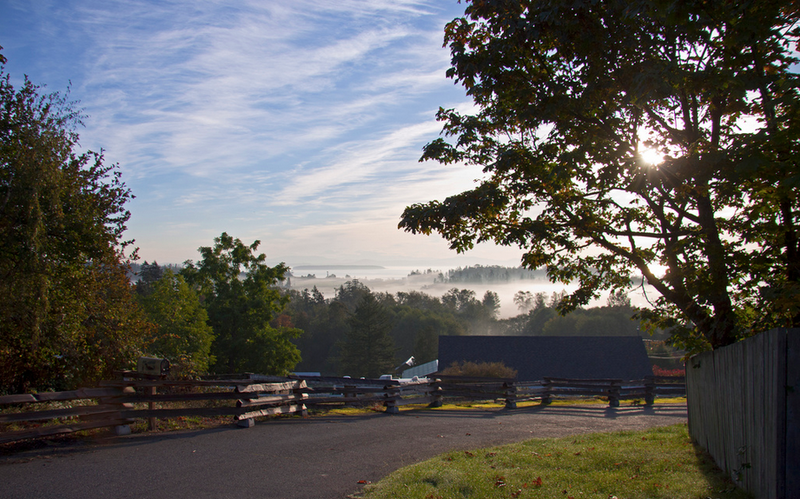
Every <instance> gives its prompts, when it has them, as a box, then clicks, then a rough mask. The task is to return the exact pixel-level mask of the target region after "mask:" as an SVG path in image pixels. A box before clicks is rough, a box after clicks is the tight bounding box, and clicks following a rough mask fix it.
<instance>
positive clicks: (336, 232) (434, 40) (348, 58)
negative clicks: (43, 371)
mask: <svg viewBox="0 0 800 499" xmlns="http://www.w3.org/2000/svg"><path fill="white" fill-rule="evenodd" d="M463 8H464V5H463V4H458V3H457V2H456V0H435V1H424V0H421V1H415V0H391V1H383V0H360V1H348V0H336V1H322V2H320V1H305V0H292V1H291V2H278V1H273V0H262V1H238V0H237V1H234V0H229V1H222V0H218V1H202V2H194V1H184V0H173V1H169V0H162V1H144V0H125V1H115V0H102V1H94V0H83V1H77V0H57V1H55V0H54V1H48V0H36V1H31V0H3V1H2V2H0V45H2V46H3V47H4V49H3V54H4V55H5V56H6V57H7V58H8V64H7V65H6V72H7V73H10V74H11V78H12V81H13V82H14V83H15V85H19V83H20V82H21V81H22V78H23V75H25V74H27V75H28V76H29V77H30V79H31V80H32V81H33V82H34V83H36V84H46V85H47V90H48V91H64V90H65V89H66V88H67V87H68V85H69V82H71V97H72V98H73V99H75V100H78V101H80V104H79V106H78V107H80V108H81V109H83V111H84V112H85V114H86V115H88V118H87V119H86V120H85V125H86V126H85V128H84V129H82V130H80V131H79V132H80V134H81V147H82V148H84V149H92V150H99V149H100V148H103V149H104V150H105V153H106V160H107V161H108V162H112V163H119V164H120V168H121V171H122V173H123V179H124V180H125V182H126V183H127V184H128V186H129V187H130V188H131V189H132V191H133V193H134V195H135V196H136V199H135V200H134V201H132V202H131V203H130V205H129V206H128V207H129V209H130V210H131V212H132V218H131V220H130V223H129V225H128V227H129V231H128V233H127V236H128V237H133V238H135V239H136V245H137V246H138V247H139V248H140V256H141V258H142V259H147V260H149V261H153V260H158V261H159V262H160V263H178V262H182V261H184V260H186V259H196V258H197V255H198V254H197V248H198V247H199V246H209V245H211V244H212V242H213V238H214V237H215V236H218V235H219V234H220V233H221V232H223V231H226V232H228V233H229V234H231V235H233V236H235V237H239V238H241V239H242V240H243V241H245V242H246V243H250V242H252V241H253V240H255V239H260V240H261V241H262V246H261V248H260V251H262V252H264V253H266V254H267V257H268V260H269V261H270V262H271V263H277V262H278V261H284V262H286V263H287V264H289V265H290V266H291V265H303V264H323V263H324V264H379V265H386V266H402V265H407V266H409V267H430V266H434V267H440V268H444V269H446V268H450V267H455V266H456V265H467V264H474V263H482V264H504V265H516V264H518V262H519V256H520V254H521V251H520V250H519V249H513V248H496V247H494V246H490V245H486V246H481V247H479V248H476V249H475V250H473V251H471V252H469V253H467V254H466V255H463V256H460V257H457V256H456V254H455V253H454V252H451V251H450V250H448V249H447V244H446V242H445V241H443V240H442V239H441V238H439V237H438V236H432V237H425V236H413V235H411V234H406V233H404V232H401V231H400V230H398V229H397V222H398V221H399V217H400V215H401V213H402V211H403V208H404V207H405V206H407V205H409V204H412V203H415V202H422V201H429V200H432V199H443V198H444V197H446V196H447V195H450V194H454V193H457V192H461V191H463V190H465V189H468V188H470V187H471V186H473V185H474V184H473V182H474V180H475V179H476V178H478V177H479V176H480V174H481V173H480V171H479V169H476V168H467V167H464V166H457V165H454V166H443V165H439V164H437V163H432V162H426V163H419V162H418V159H419V157H420V155H421V150H422V147H423V146H424V144H425V143H427V142H429V141H431V140H433V139H435V138H436V137H437V136H438V134H439V131H440V130H441V126H440V124H439V123H437V122H436V121H435V112H436V110H437V109H438V107H439V106H444V107H459V108H465V107H469V106H470V101H469V100H468V99H467V98H466V97H465V94H464V91H463V89H462V88H461V87H460V86H456V85H454V83H453V81H452V80H448V79H447V78H445V71H446V69H447V68H448V66H449V51H448V49H447V48H443V47H442V39H443V28H444V25H445V24H446V23H447V22H449V21H450V20H452V19H453V18H454V17H458V16H459V15H461V14H462V13H463Z"/></svg>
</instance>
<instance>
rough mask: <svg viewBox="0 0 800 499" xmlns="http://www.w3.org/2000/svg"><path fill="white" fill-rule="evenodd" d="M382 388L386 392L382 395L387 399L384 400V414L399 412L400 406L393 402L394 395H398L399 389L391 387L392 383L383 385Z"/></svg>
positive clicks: (394, 400)
mask: <svg viewBox="0 0 800 499" xmlns="http://www.w3.org/2000/svg"><path fill="white" fill-rule="evenodd" d="M398 386H399V385H398ZM383 389H384V390H386V393H385V394H384V397H386V398H387V399H388V400H387V401H386V402H385V404H386V414H400V408H399V407H398V406H397V404H396V403H395V402H396V399H395V397H399V396H400V390H399V389H398V390H394V389H392V385H384V387H383Z"/></svg>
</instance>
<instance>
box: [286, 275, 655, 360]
mask: <svg viewBox="0 0 800 499" xmlns="http://www.w3.org/2000/svg"><path fill="white" fill-rule="evenodd" d="M286 293H287V294H288V295H289V296H290V297H291V300H290V302H289V305H288V306H287V308H286V309H285V310H284V312H283V313H282V314H281V316H280V318H279V319H280V320H283V321H284V323H286V324H290V325H291V326H293V327H296V328H298V329H302V330H303V331H304V333H303V335H301V336H299V337H298V338H296V339H295V340H293V341H294V343H295V344H296V345H297V347H298V349H299V350H300V351H301V352H302V360H301V361H300V363H299V364H298V365H297V367H296V369H297V370H298V371H304V372H305V371H311V372H321V373H323V374H326V375H350V376H377V375H380V374H394V367H396V366H398V365H399V364H400V363H401V362H403V361H404V360H406V359H408V358H409V357H411V356H413V357H414V358H415V359H416V362H417V363H418V364H421V363H425V362H428V361H431V360H434V359H436V358H437V357H438V343H439V336H441V335H479V334H487V335H530V336H540V335H554V336H605V335H611V336H644V337H648V338H649V337H650V335H649V334H648V333H647V332H644V331H643V329H642V328H641V327H640V324H639V321H638V320H634V319H632V317H633V316H634V315H635V313H636V309H635V308H633V307H632V306H631V304H630V299H628V297H627V295H625V293H624V292H617V293H614V294H612V295H610V296H609V298H608V301H607V304H606V306H604V307H595V308H585V309H584V308H579V309H577V310H576V311H574V312H573V313H571V314H568V315H566V316H561V315H559V313H558V311H557V306H558V304H559V303H560V301H561V300H562V299H563V298H564V297H565V296H566V293H563V292H562V293H553V294H552V295H550V296H547V295H546V294H544V293H536V294H532V293H530V292H526V291H520V292H518V293H517V294H516V296H515V303H516V304H517V306H518V307H519V309H520V314H519V315H517V316H516V317H512V318H508V319H499V318H498V310H499V307H500V300H499V298H498V296H497V294H496V293H494V292H492V291H487V292H486V294H484V296H483V298H482V299H478V298H477V296H476V295H475V292H474V291H471V290H467V289H458V288H452V289H450V290H449V291H447V292H446V293H445V294H444V295H442V296H441V297H435V296H431V295H428V294H425V293H423V292H419V291H412V292H398V293H396V294H391V293H375V292H373V291H371V290H370V289H369V288H368V287H367V286H365V285H364V284H363V283H361V282H359V281H357V280H354V281H348V282H346V283H345V284H343V285H342V286H340V287H339V288H338V289H337V290H336V294H335V296H334V297H333V298H330V299H326V298H325V297H324V296H323V295H322V293H321V292H320V291H319V290H318V289H317V288H316V287H314V288H312V289H310V290H309V289H305V290H303V291H298V290H288V291H286ZM668 336H669V334H668V332H665V331H658V332H657V333H656V337H657V338H660V339H662V340H663V339H666V338H667V337H668Z"/></svg>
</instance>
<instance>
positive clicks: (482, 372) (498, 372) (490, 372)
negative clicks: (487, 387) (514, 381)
mask: <svg viewBox="0 0 800 499" xmlns="http://www.w3.org/2000/svg"><path fill="white" fill-rule="evenodd" d="M442 374H445V375H448V376H471V377H475V378H516V377H517V370H516V369H513V368H511V367H508V366H507V365H505V364H503V363H502V362H469V361H465V362H462V363H461V364H459V363H458V362H453V363H452V364H450V367H448V368H447V369H445V370H444V371H442Z"/></svg>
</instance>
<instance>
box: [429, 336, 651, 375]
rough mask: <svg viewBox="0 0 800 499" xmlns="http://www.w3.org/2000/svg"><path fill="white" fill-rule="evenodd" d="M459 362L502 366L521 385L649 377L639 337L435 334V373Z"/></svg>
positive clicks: (642, 344)
mask: <svg viewBox="0 0 800 499" xmlns="http://www.w3.org/2000/svg"><path fill="white" fill-rule="evenodd" d="M463 361H471V362H503V363H504V364H505V365H506V366H509V367H512V368H514V369H516V370H517V379H519V380H521V381H535V380H540V379H542V378H544V377H545V376H548V377H553V378H595V379H600V378H622V379H642V378H644V376H647V375H649V374H653V368H652V365H651V363H650V359H648V358H647V350H645V347H644V342H642V339H641V338H640V337H638V336H439V370H440V371H441V370H444V369H446V368H447V367H449V366H450V365H451V364H452V363H453V362H463Z"/></svg>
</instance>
